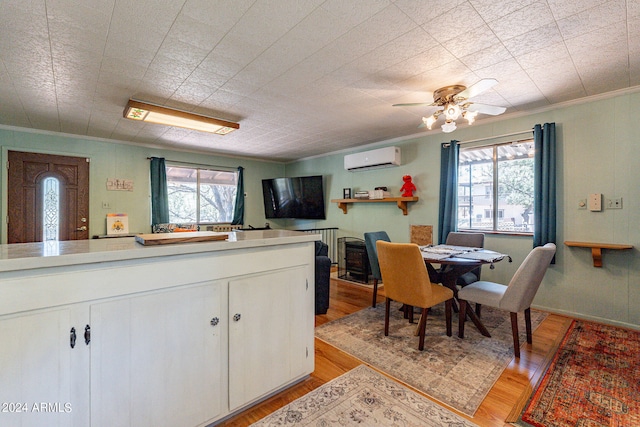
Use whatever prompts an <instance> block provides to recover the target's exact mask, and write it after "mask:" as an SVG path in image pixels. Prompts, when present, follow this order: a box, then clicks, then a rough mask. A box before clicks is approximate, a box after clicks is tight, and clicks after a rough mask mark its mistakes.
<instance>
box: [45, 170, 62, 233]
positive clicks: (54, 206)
mask: <svg viewBox="0 0 640 427" xmlns="http://www.w3.org/2000/svg"><path fill="white" fill-rule="evenodd" d="M43 185H44V191H43V198H44V200H43V201H42V206H43V212H42V219H43V221H42V224H43V225H42V241H43V242H46V241H49V240H58V236H59V232H60V182H59V181H58V180H57V179H56V178H47V179H45V180H44V183H43Z"/></svg>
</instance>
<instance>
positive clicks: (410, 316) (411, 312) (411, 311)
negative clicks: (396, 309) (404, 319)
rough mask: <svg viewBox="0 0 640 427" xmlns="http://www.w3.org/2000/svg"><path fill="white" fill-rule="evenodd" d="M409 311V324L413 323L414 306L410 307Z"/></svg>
mask: <svg viewBox="0 0 640 427" xmlns="http://www.w3.org/2000/svg"><path fill="white" fill-rule="evenodd" d="M407 310H409V323H413V306H412V305H408V306H407Z"/></svg>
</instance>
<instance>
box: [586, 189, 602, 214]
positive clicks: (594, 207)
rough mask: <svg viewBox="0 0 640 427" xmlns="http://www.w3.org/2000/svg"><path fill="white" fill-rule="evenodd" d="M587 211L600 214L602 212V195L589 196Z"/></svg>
mask: <svg viewBox="0 0 640 427" xmlns="http://www.w3.org/2000/svg"><path fill="white" fill-rule="evenodd" d="M589 210H590V211H591V212H600V211H601V210H602V193H593V194H589Z"/></svg>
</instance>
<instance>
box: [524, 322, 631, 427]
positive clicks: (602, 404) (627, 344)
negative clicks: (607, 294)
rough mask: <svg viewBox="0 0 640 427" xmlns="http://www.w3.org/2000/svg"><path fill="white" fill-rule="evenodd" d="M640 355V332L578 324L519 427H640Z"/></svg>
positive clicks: (598, 325)
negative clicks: (524, 426) (527, 426)
mask: <svg viewBox="0 0 640 427" xmlns="http://www.w3.org/2000/svg"><path fill="white" fill-rule="evenodd" d="M639 354H640V332H638V331H632V330H628V329H622V328H617V327H614V326H607V325H601V324H596V323H592V322H585V321H578V320H577V321H574V322H573V324H572V325H571V327H570V328H569V330H568V331H567V334H566V336H565V338H564V340H563V342H562V344H561V345H560V348H559V349H558V352H557V353H556V356H555V358H554V360H553V361H552V362H551V366H550V367H549V370H548V371H547V373H546V374H545V375H544V377H543V378H542V381H541V382H540V386H539V387H538V388H537V390H536V391H535V393H534V395H533V397H532V399H531V401H530V402H529V405H528V406H527V408H526V409H525V411H524V412H523V414H522V420H521V421H524V422H526V423H528V424H524V423H520V425H533V426H536V427H565V426H567V427H568V426H578V427H601V426H640V357H639Z"/></svg>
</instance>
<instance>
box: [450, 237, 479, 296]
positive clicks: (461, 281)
mask: <svg viewBox="0 0 640 427" xmlns="http://www.w3.org/2000/svg"><path fill="white" fill-rule="evenodd" d="M445 244H447V245H451V246H467V247H470V248H484V234H483V233H458V232H456V231H452V232H450V233H449V234H447V241H446V242H445ZM481 268H482V267H478V268H475V269H473V270H471V271H469V272H467V273H465V274H463V275H462V276H460V277H458V280H457V282H456V284H457V285H458V286H462V287H464V286H467V285H470V284H471V283H473V282H477V281H478V280H480V270H481Z"/></svg>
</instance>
